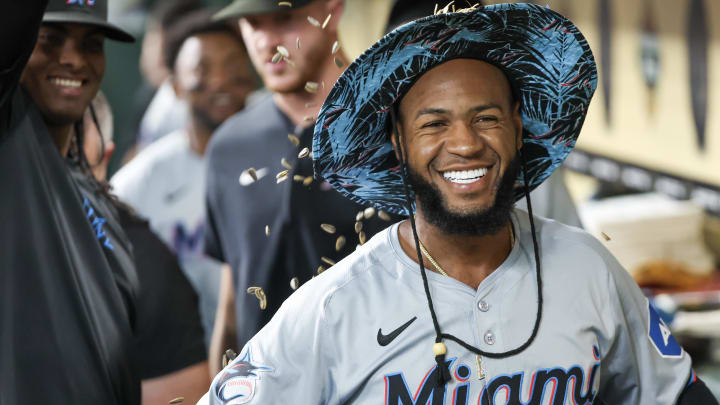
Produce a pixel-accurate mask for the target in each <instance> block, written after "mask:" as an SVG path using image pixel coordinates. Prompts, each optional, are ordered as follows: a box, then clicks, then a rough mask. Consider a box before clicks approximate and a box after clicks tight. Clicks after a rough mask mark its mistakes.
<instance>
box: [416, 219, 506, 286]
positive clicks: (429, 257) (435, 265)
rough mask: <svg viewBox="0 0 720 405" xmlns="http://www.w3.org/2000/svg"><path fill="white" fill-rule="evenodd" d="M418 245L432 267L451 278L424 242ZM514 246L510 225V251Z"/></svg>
mask: <svg viewBox="0 0 720 405" xmlns="http://www.w3.org/2000/svg"><path fill="white" fill-rule="evenodd" d="M418 243H419V244H420V251H421V252H422V254H423V256H425V258H426V259H428V260H429V261H430V263H432V265H433V266H434V267H435V269H436V270H437V271H438V272H440V274H442V275H443V276H445V277H450V276H448V274H447V273H446V272H445V270H443V269H442V267H440V265H439V264H438V262H437V261H435V259H433V257H432V256H430V253H428V251H427V249H425V245H423V244H422V242H420V240H418ZM514 245H515V232H514V230H513V227H512V225H510V250H512V248H513V246H514Z"/></svg>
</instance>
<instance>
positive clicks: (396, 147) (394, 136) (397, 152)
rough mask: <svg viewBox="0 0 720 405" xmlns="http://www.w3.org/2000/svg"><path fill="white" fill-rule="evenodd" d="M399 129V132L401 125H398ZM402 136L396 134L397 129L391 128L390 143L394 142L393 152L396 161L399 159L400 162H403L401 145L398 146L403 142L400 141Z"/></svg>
mask: <svg viewBox="0 0 720 405" xmlns="http://www.w3.org/2000/svg"><path fill="white" fill-rule="evenodd" d="M397 128H398V130H399V128H400V123H398V124H397ZM399 136H400V134H396V133H395V128H391V130H390V142H392V146H393V150H394V151H395V159H397V161H398V162H402V159H401V156H400V145H398V142H400V141H401V140H400V139H399Z"/></svg>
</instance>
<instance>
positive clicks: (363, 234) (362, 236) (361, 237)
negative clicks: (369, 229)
mask: <svg viewBox="0 0 720 405" xmlns="http://www.w3.org/2000/svg"><path fill="white" fill-rule="evenodd" d="M358 239H359V240H360V244H361V245H364V244H365V240H366V239H365V232H360V233H359V234H358Z"/></svg>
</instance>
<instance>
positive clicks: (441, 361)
mask: <svg viewBox="0 0 720 405" xmlns="http://www.w3.org/2000/svg"><path fill="white" fill-rule="evenodd" d="M390 117H391V119H392V128H393V131H394V132H395V136H396V137H397V138H396V139H397V145H398V148H399V152H400V153H399V155H400V160H401V161H400V166H401V169H402V177H403V179H402V180H403V187H404V189H405V199H406V202H407V210H408V217H409V218H408V219H409V220H410V225H411V228H412V231H413V238H414V240H415V250H416V252H417V256H418V264H419V265H420V274H421V276H422V280H423V287H424V289H425V296H426V298H427V301H428V307H429V308H430V316H431V318H432V321H433V327H434V328H435V335H436V337H435V342H436V344H437V343H441V342H442V340H443V339H447V340H452V341H453V342H455V343H457V344H459V345H460V346H462V347H463V348H465V349H466V350H468V351H470V352H472V353H474V354H476V355H480V356H484V357H488V358H492V359H501V358H505V357H510V356H514V355H516V354H519V353H521V352H522V351H524V350H525V349H527V348H528V347H529V346H530V344H532V342H533V341H534V340H535V337H537V334H538V330H539V329H540V320H541V318H542V306H543V296H542V277H541V271H540V270H541V265H540V248H539V246H538V242H537V235H536V231H535V221H534V219H533V212H532V202H531V199H530V188H529V186H528V175H527V168H526V162H525V156H524V155H523V154H522V150H521V149H520V150H518V153H519V154H520V158H521V159H520V164H521V168H522V172H523V182H524V186H525V190H524V191H525V201H526V202H527V206H528V217H529V219H530V231H531V234H532V240H533V252H534V256H535V276H536V280H537V295H538V306H537V313H536V315H535V324H534V326H533V330H532V333H531V334H530V337H529V338H528V340H527V341H526V342H525V343H523V344H522V345H520V346H519V347H517V348H515V349H513V350H508V351H506V352H501V353H493V352H486V351H484V350H482V349H478V348H477V347H475V346H472V345H470V344H468V343H466V342H464V341H463V340H461V339H459V338H457V337H456V336H454V335H452V334H449V333H442V331H441V330H440V324H439V322H438V320H437V315H436V313H435V308H434V305H433V302H432V296H431V295H430V287H429V283H428V278H427V274H426V273H425V265H424V263H423V258H422V253H421V250H420V238H419V237H418V234H417V227H416V225H415V218H414V215H413V205H412V198H411V197H410V188H409V186H408V177H409V175H408V157H407V150H406V148H405V147H404V145H403V142H402V139H401V138H400V132H399V131H398V125H397V115H396V111H395V106H393V108H390ZM435 362H436V363H437V367H438V370H439V372H438V373H437V376H438V379H437V384H438V387H440V386H442V385H444V384H445V383H446V382H448V381H450V379H451V376H450V370H449V369H448V366H447V365H446V364H445V353H443V354H439V355H436V356H435Z"/></svg>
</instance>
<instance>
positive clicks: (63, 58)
mask: <svg viewBox="0 0 720 405" xmlns="http://www.w3.org/2000/svg"><path fill="white" fill-rule="evenodd" d="M59 59H60V60H59V61H60V64H61V65H63V66H67V67H70V68H72V69H73V70H76V69H80V68H82V67H83V66H85V65H86V64H87V61H86V60H85V55H84V54H83V52H82V51H81V49H80V47H79V46H78V44H77V43H76V42H75V41H73V40H66V41H65V43H64V44H63V46H62V47H61V48H60V55H59Z"/></svg>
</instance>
